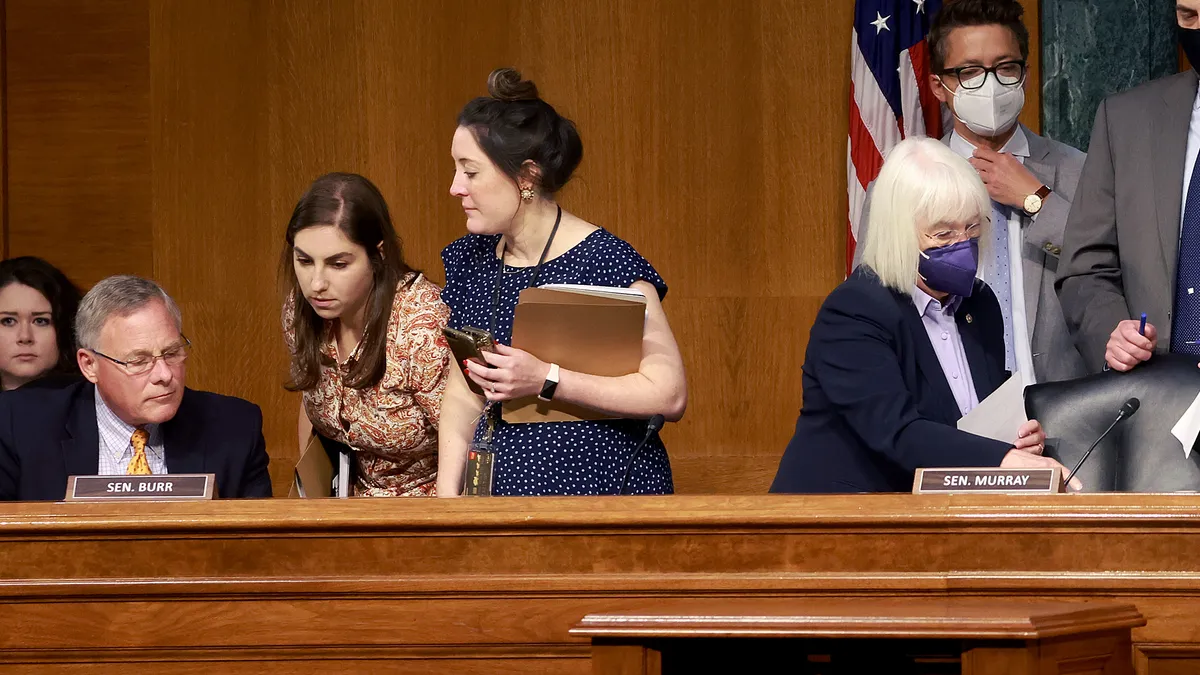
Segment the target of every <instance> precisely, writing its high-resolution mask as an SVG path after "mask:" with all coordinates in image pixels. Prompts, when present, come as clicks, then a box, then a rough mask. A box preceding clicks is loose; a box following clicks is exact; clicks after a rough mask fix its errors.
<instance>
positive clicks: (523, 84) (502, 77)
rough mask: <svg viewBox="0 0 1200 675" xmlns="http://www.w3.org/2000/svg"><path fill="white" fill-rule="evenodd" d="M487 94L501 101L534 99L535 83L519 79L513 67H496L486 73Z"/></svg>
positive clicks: (536, 96)
mask: <svg viewBox="0 0 1200 675" xmlns="http://www.w3.org/2000/svg"><path fill="white" fill-rule="evenodd" d="M488 95H490V96H491V97H492V98H494V99H499V100H501V101H536V100H537V98H538V90H537V85H536V84H534V83H533V80H523V79H521V73H519V72H517V70H516V69H515V68H497V69H495V70H493V71H492V74H491V75H488Z"/></svg>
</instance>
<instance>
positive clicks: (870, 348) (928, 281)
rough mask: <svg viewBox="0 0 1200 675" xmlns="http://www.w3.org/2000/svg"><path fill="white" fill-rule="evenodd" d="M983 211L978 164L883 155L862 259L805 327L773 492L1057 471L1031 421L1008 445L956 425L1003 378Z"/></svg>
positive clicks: (925, 152) (901, 488) (902, 486)
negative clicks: (790, 422)
mask: <svg viewBox="0 0 1200 675" xmlns="http://www.w3.org/2000/svg"><path fill="white" fill-rule="evenodd" d="M990 213H991V203H990V201H989V199H988V194H987V190H986V188H984V186H983V183H982V182H980V180H979V177H978V175H977V174H976V173H975V170H974V169H972V168H971V166H970V165H969V164H968V163H967V162H966V160H964V159H962V158H961V157H959V156H958V155H956V154H954V153H953V152H952V151H951V150H950V149H949V148H947V147H946V146H944V145H943V144H941V143H939V142H937V141H935V140H932V139H928V138H914V139H909V140H905V141H903V142H901V143H900V144H898V145H897V146H896V147H895V148H894V149H893V150H892V152H891V153H889V155H888V158H887V161H886V162H885V163H884V165H883V169H882V171H880V174H879V178H878V179H877V180H876V181H875V185H874V187H873V188H872V193H871V212H870V222H869V223H868V227H867V239H866V241H865V242H864V246H865V249H864V251H863V264H862V265H861V266H860V267H859V268H858V269H856V270H855V271H854V273H853V274H852V275H850V278H849V279H847V280H846V281H845V282H843V283H842V284H841V285H840V286H838V287H837V288H836V289H834V291H833V292H832V293H830V294H829V297H828V298H826V299H825V303H824V304H823V305H822V306H821V310H820V311H819V312H818V313H817V319H816V322H815V323H814V324H813V327H812V331H811V332H810V333H809V339H808V350H807V353H806V354H805V362H804V368H803V374H802V382H803V387H804V405H803V408H802V409H801V411H800V418H799V420H798V421H797V422H796V433H795V435H794V436H793V437H792V440H791V442H790V443H789V444H788V447H787V450H786V451H785V452H784V455H783V459H782V460H781V462H780V464H779V471H778V473H777V474H776V476H775V482H774V484H773V485H772V486H771V491H772V492H907V491H909V490H911V489H912V481H913V473H914V471H915V470H916V469H917V468H921V467H950V466H1005V467H1049V466H1061V465H1060V464H1059V463H1058V462H1056V461H1055V460H1053V459H1051V458H1049V457H1043V456H1042V455H1041V453H1042V450H1043V448H1044V443H1045V435H1044V434H1043V432H1042V428H1041V425H1039V424H1038V423H1037V422H1036V421H1030V422H1028V423H1026V424H1025V425H1023V426H1022V427H1021V429H1020V430H1019V431H1018V438H1017V440H1016V442H1015V443H1014V444H1013V445H1009V444H1008V443H1002V442H1000V441H995V440H992V439H989V438H983V437H980V436H976V435H974V434H971V433H968V432H965V431H959V430H958V428H957V427H956V422H957V421H958V419H959V418H960V417H962V416H963V415H965V414H967V413H968V412H970V411H971V410H972V409H973V408H974V407H975V406H976V405H978V404H979V401H980V400H981V399H983V398H985V397H986V396H987V395H988V394H990V393H992V392H993V391H995V389H996V388H997V387H999V386H1000V384H1001V383H1002V382H1004V380H1005V379H1007V378H1008V375H1009V374H1008V372H1007V371H1005V369H1004V327H1003V320H1002V319H1001V315H1000V306H999V304H998V303H997V302H996V296H995V295H994V294H993V293H992V291H991V289H989V288H988V287H987V285H986V284H984V283H983V282H982V281H979V280H978V279H976V278H975V270H976V265H977V263H978V260H979V246H980V242H981V241H986V240H987V237H985V236H982V235H985V234H986V231H987V228H988V222H987V221H988V214H990ZM1072 487H1073V488H1075V489H1078V488H1079V487H1080V486H1079V483H1078V479H1075V480H1073V481H1072Z"/></svg>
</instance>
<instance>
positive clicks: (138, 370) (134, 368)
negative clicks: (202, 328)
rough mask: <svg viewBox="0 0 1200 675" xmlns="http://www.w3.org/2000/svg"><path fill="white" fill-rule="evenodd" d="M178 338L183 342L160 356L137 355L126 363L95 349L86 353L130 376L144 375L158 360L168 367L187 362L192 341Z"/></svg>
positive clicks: (184, 337)
mask: <svg viewBox="0 0 1200 675" xmlns="http://www.w3.org/2000/svg"><path fill="white" fill-rule="evenodd" d="M179 337H181V338H183V342H181V343H180V344H177V345H175V346H174V347H168V348H166V349H164V350H163V351H162V353H161V354H157V355H155V354H138V355H137V356H134V357H133V358H131V359H129V360H128V361H122V360H120V359H114V358H113V357H111V356H109V355H108V354H102V353H100V352H98V351H96V350H95V349H89V350H88V351H90V352H91V353H93V354H95V355H96V356H102V357H104V358H106V359H108V360H109V361H112V362H113V363H115V364H117V365H118V366H121V368H122V369H124V370H125V372H126V373H129V374H130V375H134V376H136V375H145V374H146V373H148V372H150V370H151V369H152V368H154V362H155V361H157V360H159V359H162V361H163V363H165V364H167V365H168V366H178V365H180V364H181V363H183V362H184V361H186V360H187V357H188V352H189V350H191V347H192V341H191V340H189V339H187V336H186V335H180V336H179Z"/></svg>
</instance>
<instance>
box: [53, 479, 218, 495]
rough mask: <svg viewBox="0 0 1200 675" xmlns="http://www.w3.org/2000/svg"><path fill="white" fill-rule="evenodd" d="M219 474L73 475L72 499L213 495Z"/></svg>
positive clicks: (69, 486)
mask: <svg viewBox="0 0 1200 675" xmlns="http://www.w3.org/2000/svg"><path fill="white" fill-rule="evenodd" d="M216 482H217V480H216V476H215V475H213V474H211V473H176V474H167V475H161V476H71V477H70V478H68V479H67V498H66V500H67V501H69V502H170V501H184V500H189V499H212V498H213V493H214V492H215V490H214V488H215V486H216Z"/></svg>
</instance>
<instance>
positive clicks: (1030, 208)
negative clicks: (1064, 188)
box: [1022, 185, 1050, 216]
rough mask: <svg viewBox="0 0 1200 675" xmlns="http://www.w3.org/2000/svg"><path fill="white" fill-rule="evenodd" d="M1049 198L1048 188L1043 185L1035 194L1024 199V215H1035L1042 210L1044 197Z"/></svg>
mask: <svg viewBox="0 0 1200 675" xmlns="http://www.w3.org/2000/svg"><path fill="white" fill-rule="evenodd" d="M1049 196H1050V188H1048V187H1046V186H1045V185H1043V186H1041V187H1040V188H1038V189H1037V192H1035V193H1033V194H1031V195H1029V196H1028V197H1026V198H1025V203H1024V204H1022V208H1024V209H1025V213H1028V214H1029V215H1031V216H1032V215H1036V214H1037V212H1038V211H1041V210H1042V204H1043V203H1045V201H1046V197H1049Z"/></svg>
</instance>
